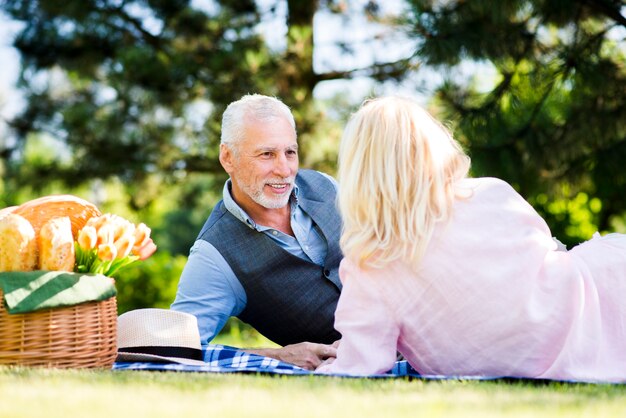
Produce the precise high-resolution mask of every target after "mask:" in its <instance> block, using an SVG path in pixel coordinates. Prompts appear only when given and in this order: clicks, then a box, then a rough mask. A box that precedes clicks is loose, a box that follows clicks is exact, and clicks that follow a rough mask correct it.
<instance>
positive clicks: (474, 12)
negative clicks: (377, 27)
mask: <svg viewBox="0 0 626 418" xmlns="http://www.w3.org/2000/svg"><path fill="white" fill-rule="evenodd" d="M408 3H409V6H410V12H409V14H408V15H407V16H408V17H407V25H408V26H409V27H410V30H411V31H412V33H414V35H415V37H416V38H419V39H420V45H419V48H418V51H417V54H418V56H420V57H421V58H422V59H423V60H424V63H425V64H427V65H429V66H436V67H446V68H449V67H454V66H458V65H460V64H461V63H464V62H467V61H468V60H470V61H474V62H477V63H480V67H478V68H491V69H493V70H495V71H494V72H495V74H497V76H496V77H495V83H494V85H493V86H492V88H489V89H487V91H484V87H481V86H478V85H476V84H475V83H474V84H472V83H465V84H461V82H459V81H454V80H446V82H445V83H444V84H443V85H442V86H441V88H440V89H439V90H438V93H437V96H436V98H437V101H438V103H439V105H440V106H441V107H443V108H444V109H445V112H446V115H447V116H448V118H449V119H450V120H452V121H454V122H455V124H456V128H457V131H456V134H457V137H458V138H459V139H460V140H461V141H462V142H463V143H464V145H465V146H466V147H467V149H468V151H469V153H470V154H471V157H472V160H473V170H474V173H475V174H476V175H492V176H497V177H501V178H504V179H506V180H508V181H509V182H511V183H512V184H513V185H514V186H515V187H516V188H517V189H518V190H519V191H520V192H521V193H522V195H524V196H525V197H526V198H527V199H528V200H529V201H531V202H532V203H533V204H534V205H535V207H536V208H537V209H538V210H539V211H540V212H542V213H543V215H544V216H545V217H546V218H547V220H548V223H549V224H550V226H551V227H552V230H553V232H554V233H556V234H557V235H558V236H560V237H563V238H564V240H565V241H567V242H568V243H569V244H574V243H576V242H578V241H580V240H581V239H587V238H589V236H590V234H591V233H592V232H593V231H594V230H595V229H596V228H597V229H600V230H603V231H606V230H611V229H613V228H615V225H614V224H612V221H615V220H616V219H618V218H619V217H623V216H624V214H625V211H626V195H625V194H624V192H623V191H624V190H626V171H624V169H623V164H624V161H626V89H624V88H623V86H624V85H626V47H625V44H624V34H625V31H624V29H626V18H625V17H624V15H623V12H624V5H623V2H621V1H619V0H580V1H560V0H512V1H505V2H491V1H484V0H473V1H461V0H459V1H446V2H439V1H422V0H411V1H409V2H408ZM546 194H548V195H550V196H551V197H552V198H554V199H556V200H557V201H556V202H555V201H553V199H552V198H547V195H546ZM589 196H595V199H592V198H590V197H589Z"/></svg>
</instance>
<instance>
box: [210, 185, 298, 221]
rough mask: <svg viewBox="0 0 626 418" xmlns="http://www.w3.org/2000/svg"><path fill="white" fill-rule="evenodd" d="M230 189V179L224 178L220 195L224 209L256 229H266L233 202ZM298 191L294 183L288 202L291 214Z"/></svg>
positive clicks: (295, 204) (296, 200)
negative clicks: (224, 181) (221, 194)
mask: <svg viewBox="0 0 626 418" xmlns="http://www.w3.org/2000/svg"><path fill="white" fill-rule="evenodd" d="M231 189H232V180H231V179H228V180H226V183H224V191H223V197H222V199H223V200H224V206H225V207H226V210H228V211H229V212H230V213H232V214H233V216H234V217H235V218H237V219H239V220H240V221H241V222H243V223H244V224H246V225H248V226H249V227H250V228H252V229H256V230H257V231H264V230H266V229H269V228H267V227H265V226H263V225H257V223H256V222H254V221H253V220H252V218H250V216H248V214H247V213H246V211H245V210H243V209H241V207H240V206H239V205H238V204H237V202H235V199H233V197H232V195H231ZM298 193H299V189H298V185H297V184H295V183H294V185H293V190H292V192H291V196H289V204H290V205H291V213H292V214H293V213H294V210H295V208H296V207H297V206H298Z"/></svg>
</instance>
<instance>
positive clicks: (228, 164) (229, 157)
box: [220, 144, 234, 174]
mask: <svg viewBox="0 0 626 418" xmlns="http://www.w3.org/2000/svg"><path fill="white" fill-rule="evenodd" d="M233 158H234V156H233V151H232V150H231V149H230V148H229V147H228V145H226V144H220V164H222V167H224V171H226V172H227V173H228V174H230V173H231V171H232V170H233Z"/></svg>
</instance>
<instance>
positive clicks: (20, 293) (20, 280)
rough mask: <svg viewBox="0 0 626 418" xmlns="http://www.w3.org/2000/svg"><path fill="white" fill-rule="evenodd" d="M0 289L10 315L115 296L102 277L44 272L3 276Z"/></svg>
mask: <svg viewBox="0 0 626 418" xmlns="http://www.w3.org/2000/svg"><path fill="white" fill-rule="evenodd" d="M0 288H2V292H3V293H4V306H5V308H6V310H7V311H8V312H9V313H11V314H16V313H25V312H32V311H37V310H40V309H46V308H57V307H61V306H72V305H77V304H79V303H83V302H89V301H100V300H105V299H108V298H110V297H112V296H115V295H116V293H117V292H116V290H115V284H114V283H113V280H112V279H111V278H109V277H106V276H103V275H101V274H84V273H70V272H66V271H43V270H38V271H15V272H2V273H0Z"/></svg>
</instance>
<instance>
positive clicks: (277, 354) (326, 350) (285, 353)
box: [244, 342, 337, 370]
mask: <svg viewBox="0 0 626 418" xmlns="http://www.w3.org/2000/svg"><path fill="white" fill-rule="evenodd" d="M244 351H246V352H248V353H253V354H259V355H261V356H266V357H271V358H275V359H276V360H280V361H284V362H285V363H291V364H295V365H296V366H300V367H302V368H303V369H307V370H315V369H316V368H317V367H318V366H319V365H320V364H321V363H322V362H323V361H325V360H327V359H329V358H335V357H337V342H335V343H334V344H332V345H327V344H316V343H309V342H304V343H298V344H291V345H286V346H284V347H282V348H259V349H244Z"/></svg>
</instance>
